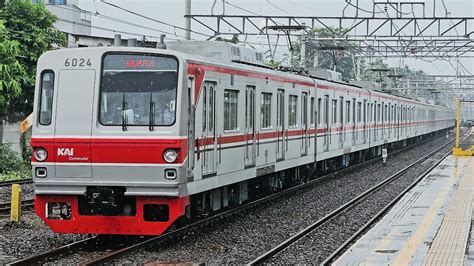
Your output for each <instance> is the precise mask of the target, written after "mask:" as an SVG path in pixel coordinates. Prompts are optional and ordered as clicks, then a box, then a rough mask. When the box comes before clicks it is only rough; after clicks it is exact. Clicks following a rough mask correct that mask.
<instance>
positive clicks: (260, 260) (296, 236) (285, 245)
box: [249, 132, 466, 265]
mask: <svg viewBox="0 0 474 266" xmlns="http://www.w3.org/2000/svg"><path fill="white" fill-rule="evenodd" d="M465 133H466V132H464V134H465ZM453 141H454V140H450V141H448V142H446V143H444V144H443V145H441V146H440V147H438V148H437V149H435V150H434V151H431V152H430V153H428V154H427V155H425V156H423V157H421V158H420V159H418V160H416V161H415V162H413V163H411V164H410V165H408V166H406V167H405V168H403V169H402V170H400V171H398V172H397V173H395V174H393V175H391V176H390V177H388V178H386V179H385V180H383V181H382V182H380V183H379V184H377V185H375V186H373V187H371V188H370V189H368V190H366V191H365V192H363V193H362V194H359V196H357V197H355V198H353V199H352V200H350V201H349V202H347V203H345V204H344V205H342V206H340V207H339V208H337V209H336V210H334V211H332V212H331V213H329V214H327V215H326V216H324V217H323V218H321V219H319V220H318V221H316V222H315V223H313V224H311V225H309V226H307V227H306V228H304V229H303V230H301V231H299V232H298V233H296V234H294V235H293V236H291V237H290V238H287V239H286V240H285V241H283V242H281V243H280V244H279V245H277V246H276V247H274V248H272V249H270V250H268V251H267V252H265V253H264V254H262V255H260V256H259V257H257V258H255V259H254V260H252V261H251V262H250V263H249V265H260V264H263V263H264V262H266V261H268V260H269V259H270V258H272V257H273V256H275V255H276V254H278V253H280V252H281V251H283V250H285V249H286V248H288V247H289V246H291V245H292V244H294V243H295V242H297V241H298V240H300V239H302V238H303V237H305V236H307V235H308V234H310V233H311V232H312V231H314V230H315V229H317V228H319V227H321V226H322V225H323V224H325V223H326V222H328V221H329V220H331V219H333V218H334V217H336V216H338V215H340V214H341V213H343V212H344V211H345V210H347V209H349V208H351V207H353V206H354V205H356V204H357V203H359V202H360V201H361V200H362V199H364V198H366V197H367V196H369V195H371V194H372V193H374V192H376V191H378V190H379V189H380V188H382V187H383V186H385V185H386V184H389V183H391V182H392V181H394V180H396V179H397V178H399V177H401V176H403V174H405V173H406V172H407V171H408V170H410V169H411V168H412V167H414V166H416V165H418V164H419V163H421V162H423V161H425V160H427V159H428V158H430V157H431V156H432V155H434V154H436V153H437V152H439V151H440V150H441V149H443V148H445V147H446V146H447V145H449V144H450V143H452V142H453ZM450 153H451V151H450V152H449V153H448V154H447V155H449V154H450ZM447 155H446V156H447Z"/></svg>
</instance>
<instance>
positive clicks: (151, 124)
mask: <svg viewBox="0 0 474 266" xmlns="http://www.w3.org/2000/svg"><path fill="white" fill-rule="evenodd" d="M148 116H149V120H148V128H149V129H150V131H154V130H155V129H154V126H155V102H154V101H153V93H150V114H149V115H148Z"/></svg>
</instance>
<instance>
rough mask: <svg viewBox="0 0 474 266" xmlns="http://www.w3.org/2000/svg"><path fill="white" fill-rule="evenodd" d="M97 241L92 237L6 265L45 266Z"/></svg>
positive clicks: (96, 237)
mask: <svg viewBox="0 0 474 266" xmlns="http://www.w3.org/2000/svg"><path fill="white" fill-rule="evenodd" d="M98 240H99V237H98V236H93V237H90V238H86V239H83V240H80V241H76V242H73V243H69V244H67V245H64V246H61V247H58V248H55V249H52V250H48V251H46V252H44V253H41V254H37V255H34V256H31V257H28V258H26V259H21V260H17V261H14V262H10V263H8V264H7V265H34V264H45V263H47V262H48V261H51V258H52V257H56V256H60V255H63V254H64V253H73V252H75V251H77V250H79V249H82V248H84V247H87V246H89V245H93V244H96V243H97V242H98Z"/></svg>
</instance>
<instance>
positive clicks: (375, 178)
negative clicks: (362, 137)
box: [115, 138, 446, 264]
mask: <svg viewBox="0 0 474 266" xmlns="http://www.w3.org/2000/svg"><path fill="white" fill-rule="evenodd" d="M444 142H446V139H445V138H438V139H435V140H432V141H430V142H428V143H425V144H423V145H420V146H418V147H415V148H413V149H411V150H409V151H405V152H402V153H399V154H397V155H394V156H393V157H391V158H389V161H388V164H387V166H382V165H381V163H375V164H371V165H367V166H365V167H362V168H359V169H357V170H355V171H353V172H351V173H346V174H344V175H343V176H342V175H341V176H336V177H335V178H333V179H330V180H327V181H325V182H323V183H322V184H318V185H317V186H314V187H311V188H307V189H304V190H302V191H300V192H299V193H295V194H294V195H291V196H288V197H283V198H280V199H279V200H278V201H276V202H273V203H269V204H264V205H261V206H258V207H257V208H254V209H252V210H250V211H247V212H244V213H242V214H240V215H239V216H237V217H232V218H229V219H228V220H226V221H223V222H222V223H220V224H217V225H214V226H212V228H209V230H207V229H202V230H201V231H200V232H197V233H192V234H191V235H188V236H187V237H184V238H182V239H180V240H175V241H171V242H170V243H167V244H166V245H163V246H162V247H153V248H147V249H143V250H140V251H137V252H134V253H132V254H130V255H127V256H126V258H121V259H120V260H118V261H115V263H131V262H147V261H170V262H194V263H198V262H206V263H212V264H214V263H246V262H249V261H251V260H253V259H254V258H256V257H257V256H259V255H260V254H262V253H264V252H265V251H267V250H269V249H271V248H273V247H274V246H276V245H278V244H279V243H281V242H282V241H284V240H285V239H286V238H288V237H289V236H291V235H293V234H295V233H297V232H298V231H300V230H301V229H303V228H305V227H307V226H308V225H310V224H311V223H313V222H315V221H317V220H318V219H320V218H322V217H323V216H324V215H326V214H328V213H330V212H331V211H333V210H334V209H336V208H337V207H339V206H341V205H343V204H344V203H346V202H348V201H349V200H351V199H352V198H354V197H355V196H357V195H359V194H361V193H362V192H364V191H365V190H367V189H369V188H370V187H372V186H373V185H376V184H377V183H379V182H380V181H382V180H383V179H385V178H387V177H389V176H391V175H393V174H395V173H396V172H398V171H399V170H401V169H403V168H404V167H406V166H407V165H408V164H410V163H411V162H414V161H416V160H417V159H419V158H420V157H421V156H422V155H424V154H427V153H429V152H430V151H433V150H435V149H436V148H438V147H439V146H440V143H444ZM394 193H396V192H394ZM371 209H372V208H371ZM354 220H356V218H354ZM332 230H333V231H336V230H339V228H338V227H336V228H333V229H332ZM289 263H294V261H291V262H289Z"/></svg>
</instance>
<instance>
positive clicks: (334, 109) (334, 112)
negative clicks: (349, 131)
mask: <svg viewBox="0 0 474 266" xmlns="http://www.w3.org/2000/svg"><path fill="white" fill-rule="evenodd" d="M336 123H337V100H332V124H333V125H335V124H336Z"/></svg>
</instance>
